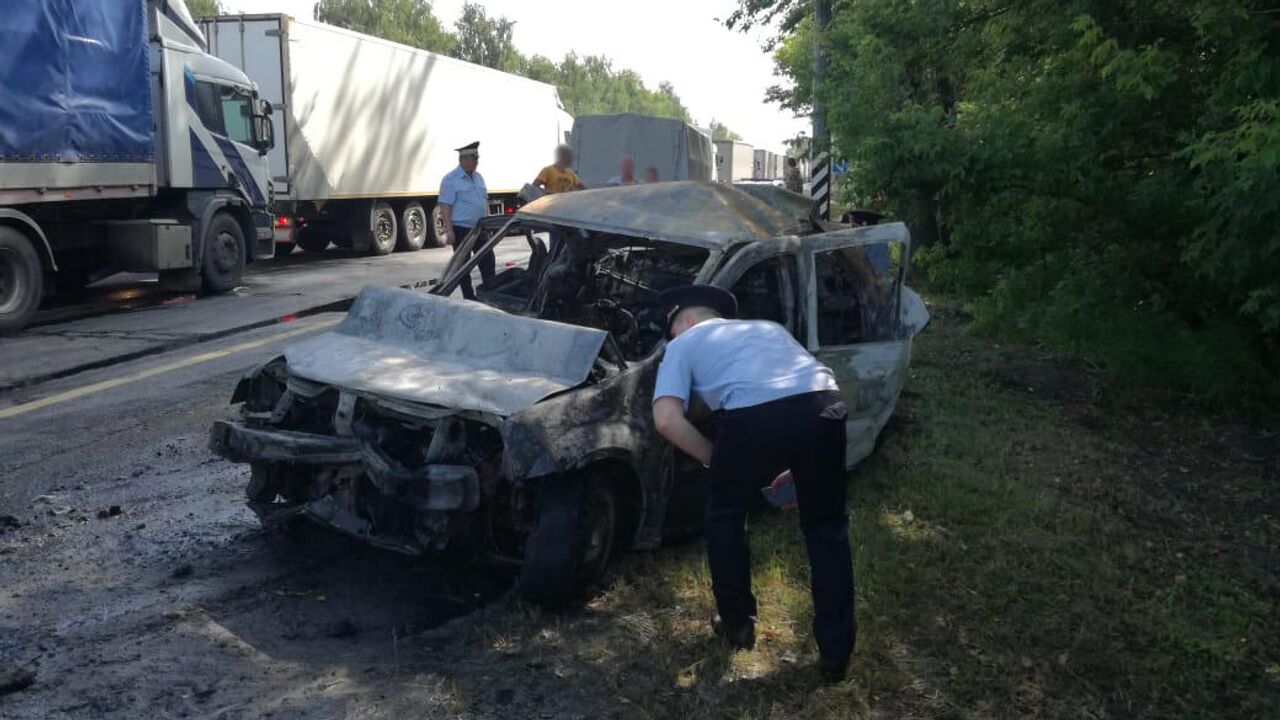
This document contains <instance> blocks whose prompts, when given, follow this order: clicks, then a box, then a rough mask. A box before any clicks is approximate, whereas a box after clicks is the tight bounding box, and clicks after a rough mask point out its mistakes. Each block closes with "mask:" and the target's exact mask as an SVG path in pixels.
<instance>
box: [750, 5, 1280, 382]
mask: <svg viewBox="0 0 1280 720" xmlns="http://www.w3.org/2000/svg"><path fill="white" fill-rule="evenodd" d="M809 7H810V3H808V2H802V1H800V0H740V4H739V9H738V12H737V13H735V15H734V16H731V18H730V23H731V24H734V25H737V26H745V25H748V24H751V23H756V24H760V23H764V22H766V21H770V22H774V23H775V26H780V27H781V28H782V30H781V32H780V33H779V35H778V37H777V38H776V40H775V41H774V43H773V45H772V47H773V55H774V59H775V62H776V66H777V71H778V74H779V75H780V76H781V78H782V79H783V82H782V84H780V85H779V86H777V87H775V88H774V89H773V90H771V91H770V95H769V96H770V97H771V98H772V99H774V100H776V101H778V102H779V103H781V104H783V105H785V106H787V107H789V108H793V109H796V110H799V111H806V110H807V109H808V107H809V104H810V102H811V100H812V98H813V95H814V92H815V91H816V92H817V93H819V94H820V95H821V96H822V97H823V99H824V100H825V101H826V104H827V107H828V111H829V112H828V124H829V126H830V128H831V131H832V141H833V143H834V147H835V148H836V150H837V152H839V153H840V154H841V155H843V156H844V157H845V158H847V159H848V160H849V164H850V172H849V173H848V175H847V176H846V177H845V180H844V184H843V185H842V187H841V189H840V191H841V193H842V198H843V200H844V201H846V202H850V203H858V204H870V203H873V202H874V201H875V200H876V199H877V198H883V202H884V203H885V204H886V205H887V206H888V209H890V210H892V211H895V212H897V213H898V214H900V215H901V216H903V217H904V218H906V219H907V220H908V221H909V223H910V224H911V226H912V231H913V235H914V236H915V237H916V239H917V246H918V247H919V246H921V245H923V246H924V248H923V251H922V252H921V253H919V255H918V257H919V258H920V260H921V262H920V266H921V267H923V268H924V269H925V270H926V271H927V272H928V274H929V277H930V279H931V280H932V281H933V282H935V283H937V284H939V285H940V286H942V287H944V288H945V289H947V290H949V291H952V292H955V293H958V294H960V295H962V296H963V297H966V298H968V299H969V300H970V301H971V308H972V309H973V311H974V312H975V314H976V317H977V319H978V321H979V325H980V326H982V327H986V328H988V329H991V330H994V331H998V332H1002V333H1006V334H1011V335H1017V336H1022V337H1030V338H1033V339H1038V340H1042V341H1046V342H1051V343H1055V344H1061V345H1066V346H1068V347H1071V348H1074V349H1077V350H1080V351H1083V352H1085V353H1086V354H1092V355H1094V356H1096V357H1098V358H1099V359H1102V360H1103V361H1105V362H1107V363H1109V364H1112V365H1115V366H1117V367H1120V368H1121V369H1125V370H1129V371H1132V372H1134V373H1135V374H1138V375H1147V376H1151V377H1152V378H1153V379H1162V380H1169V381H1171V382H1173V383H1175V384H1178V385H1183V386H1186V387H1190V388H1195V389H1202V390H1206V391H1209V392H1219V393H1226V392H1233V391H1246V392H1247V391H1252V390H1256V389H1257V388H1258V387H1259V386H1262V385H1268V386H1269V389H1270V390H1272V391H1275V390H1276V389H1277V382H1276V381H1275V376H1276V373H1275V372H1274V368H1276V367H1277V366H1278V365H1280V229H1278V228H1280V223H1278V222H1277V221H1280V3H1277V2H1275V0H1022V1H1021V2H1011V1H1010V0H912V1H910V2H903V1H901V0H835V1H834V13H833V17H832V22H831V25H830V27H829V28H827V30H826V31H825V32H824V33H822V34H821V36H820V37H819V36H818V35H817V33H815V29H814V25H813V22H812V20H811V18H810V17H809V16H808V9H809ZM778 23H780V25H778ZM815 42H820V43H822V46H823V48H824V49H825V51H826V53H827V57H828V62H829V67H830V73H829V75H828V77H829V78H831V79H832V80H831V81H829V82H826V83H824V84H823V85H822V86H821V87H817V88H815V87H814V82H813V76H812V50H813V47H814V43H815ZM1268 368H1269V369H1270V370H1268ZM1206 386H1212V387H1206Z"/></svg>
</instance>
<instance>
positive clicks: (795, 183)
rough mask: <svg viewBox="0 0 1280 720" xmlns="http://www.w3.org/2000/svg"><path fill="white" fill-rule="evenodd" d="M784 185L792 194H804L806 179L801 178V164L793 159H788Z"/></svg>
mask: <svg viewBox="0 0 1280 720" xmlns="http://www.w3.org/2000/svg"><path fill="white" fill-rule="evenodd" d="M782 183H783V184H784V185H786V187H787V189H788V190H790V191H791V192H794V193H803V192H804V178H802V177H800V163H798V162H796V159H795V158H793V157H789V158H787V171H786V172H785V173H783V178H782Z"/></svg>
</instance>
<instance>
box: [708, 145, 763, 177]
mask: <svg viewBox="0 0 1280 720" xmlns="http://www.w3.org/2000/svg"><path fill="white" fill-rule="evenodd" d="M754 165H755V152H754V149H753V148H752V147H751V146H750V145H748V144H746V143H744V142H739V141H737V140H716V179H717V180H719V181H720V182H723V183H735V182H740V181H742V180H750V179H751V178H752V175H753V174H754V172H755V169H754Z"/></svg>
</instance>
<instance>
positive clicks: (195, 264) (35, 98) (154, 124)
mask: <svg viewBox="0 0 1280 720" xmlns="http://www.w3.org/2000/svg"><path fill="white" fill-rule="evenodd" d="M205 50H206V46H205V39H204V36H203V35H202V34H201V33H200V30H199V29H198V28H197V26H196V25H195V23H194V22H193V21H192V18H191V15H190V13H189V12H188V11H187V8H186V5H185V4H184V3H183V2H182V0H97V1H95V2H81V1H79V0H9V2H6V3H5V4H4V20H3V21H2V22H0V98H3V100H0V333H3V332H12V331H15V330H18V329H20V328H21V327H23V326H24V325H25V324H26V323H27V322H28V321H29V320H30V319H31V317H32V315H34V313H35V311H36V309H37V307H38V306H39V304H40V301H41V298H42V297H43V295H44V294H45V292H46V289H52V288H70V287H78V286H83V285H84V284H86V283H88V282H91V281H93V280H94V279H96V278H98V277H101V276H103V275H104V274H108V273H112V272H117V271H126V270H127V271H135V272H159V273H160V277H161V281H162V282H165V283H168V284H171V285H173V286H175V287H180V288H183V289H190V290H196V289H199V290H201V291H203V292H208V293H218V292H225V291H227V290H229V289H231V288H233V287H235V286H236V285H238V284H239V282H240V276H241V273H242V272H243V270H244V265H245V263H246V262H249V261H252V260H254V259H257V258H265V257H270V256H271V254H272V218H271V215H270V212H269V207H270V203H271V182H270V176H269V170H268V164H267V158H266V154H267V152H268V151H269V150H270V149H271V147H272V146H273V144H274V132H273V128H272V125H271V119H270V115H271V108H270V106H269V104H267V103H266V102H265V101H263V100H261V99H260V97H259V91H258V88H257V86H256V85H255V84H254V83H253V82H252V81H251V80H249V78H248V77H247V76H246V75H245V74H244V73H243V72H241V71H240V70H238V69H236V68H235V67H233V66H231V65H229V64H228V63H226V62H223V61H222V60H219V59H218V58H216V57H213V56H212V55H209V54H208V53H207V52H206V51H205ZM50 281H52V282H50Z"/></svg>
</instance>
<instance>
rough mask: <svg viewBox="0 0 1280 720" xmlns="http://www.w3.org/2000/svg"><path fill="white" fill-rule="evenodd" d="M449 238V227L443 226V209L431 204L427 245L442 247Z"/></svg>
mask: <svg viewBox="0 0 1280 720" xmlns="http://www.w3.org/2000/svg"><path fill="white" fill-rule="evenodd" d="M448 238H449V228H447V227H445V226H444V211H442V210H441V209H440V206H439V205H432V206H431V225H430V227H429V229H428V231H427V247H433V248H438V247H444V245H445V241H446V240H448Z"/></svg>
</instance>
